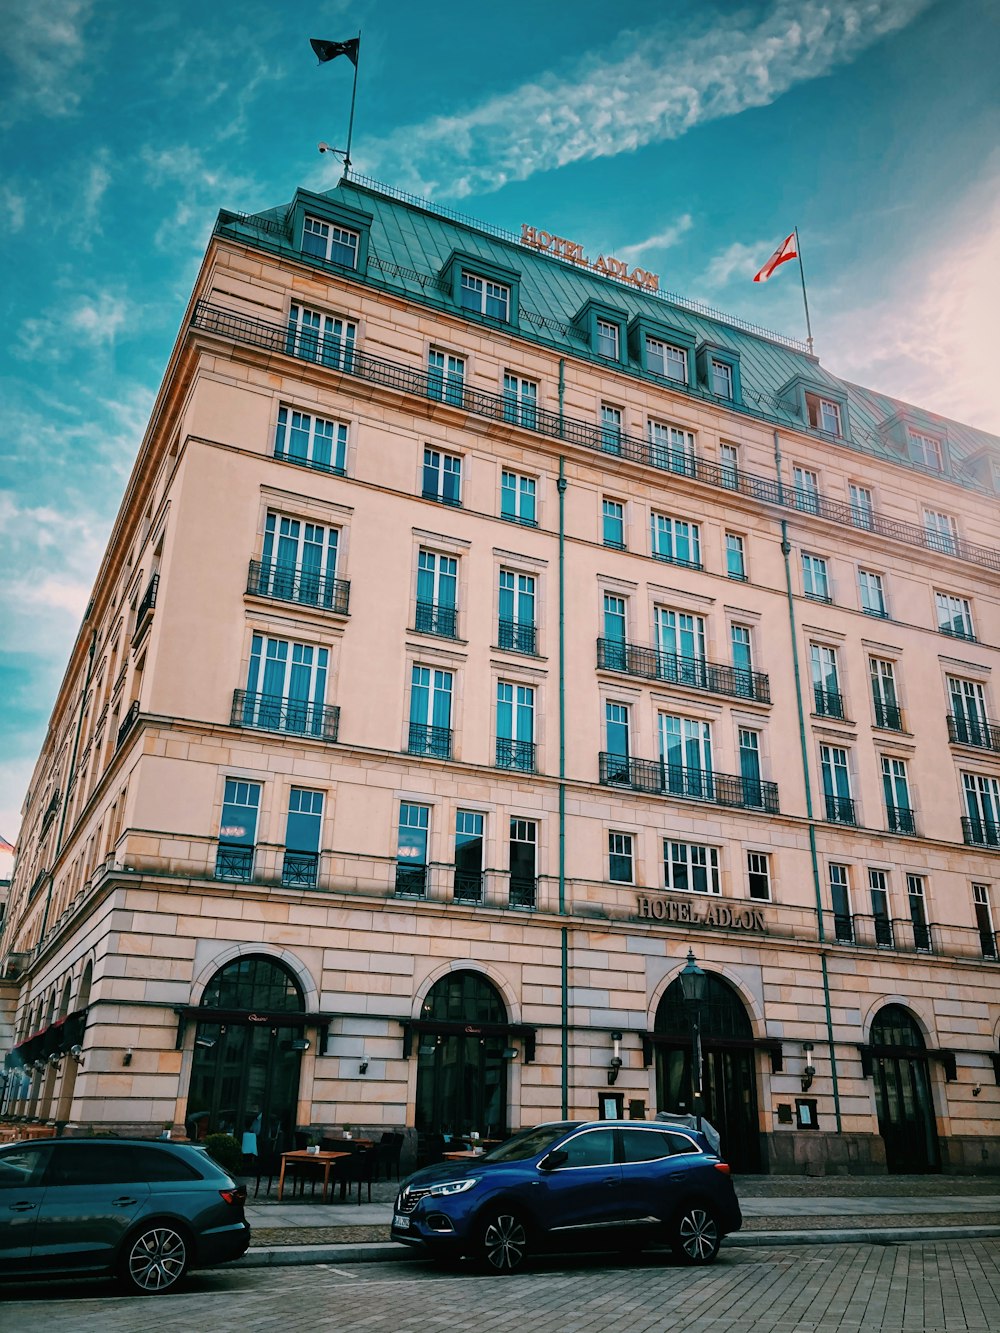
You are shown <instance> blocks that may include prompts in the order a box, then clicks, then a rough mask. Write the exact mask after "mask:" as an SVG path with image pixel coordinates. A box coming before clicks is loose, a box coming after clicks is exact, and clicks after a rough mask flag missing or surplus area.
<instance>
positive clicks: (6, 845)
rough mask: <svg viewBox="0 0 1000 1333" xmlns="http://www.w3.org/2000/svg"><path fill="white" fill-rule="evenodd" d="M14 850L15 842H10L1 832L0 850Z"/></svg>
mask: <svg viewBox="0 0 1000 1333" xmlns="http://www.w3.org/2000/svg"><path fill="white" fill-rule="evenodd" d="M13 850H14V844H13V843H12V842H8V841H7V839H6V838H5V837H4V836H3V834H2V833H0V852H12V851H13Z"/></svg>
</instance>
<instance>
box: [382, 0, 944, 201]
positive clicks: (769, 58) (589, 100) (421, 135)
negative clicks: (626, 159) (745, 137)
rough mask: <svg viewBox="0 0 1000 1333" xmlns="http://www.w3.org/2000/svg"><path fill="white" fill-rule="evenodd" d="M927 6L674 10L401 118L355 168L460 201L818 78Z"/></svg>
mask: <svg viewBox="0 0 1000 1333" xmlns="http://www.w3.org/2000/svg"><path fill="white" fill-rule="evenodd" d="M928 3H930V0H839V3H837V4H831V3H829V0H772V3H771V4H770V6H769V8H768V9H767V10H766V12H765V13H764V15H763V17H761V18H759V19H758V18H756V16H755V15H754V14H753V13H752V12H751V11H750V10H749V9H747V10H743V11H741V12H740V13H739V14H737V15H734V16H732V17H731V18H728V19H726V18H720V16H719V15H717V14H716V15H708V16H703V17H699V18H697V19H695V20H693V22H695V23H697V24H698V25H699V26H698V28H697V30H689V31H688V32H686V33H685V32H684V31H683V29H682V28H681V26H680V21H679V20H678V18H677V17H676V15H675V16H672V17H671V19H670V20H669V22H662V23H660V24H659V25H658V26H652V27H649V28H644V29H643V30H642V32H641V33H639V32H626V33H622V34H620V35H619V37H618V38H617V40H616V41H615V42H613V43H612V44H611V46H610V48H604V50H603V51H602V54H601V56H596V55H589V56H587V57H585V58H584V59H582V60H581V61H579V62H578V63H577V64H576V65H575V66H574V67H572V68H570V69H569V70H567V71H566V72H565V74H564V75H563V76H562V77H557V76H555V75H551V74H546V75H543V76H541V77H540V78H539V79H538V80H536V81H535V82H533V83H527V84H523V85H522V86H521V87H519V88H515V89H513V90H511V91H510V92H508V93H502V94H499V95H497V96H494V97H491V98H488V99H487V100H486V101H484V102H482V103H480V104H479V105H478V106H474V107H472V108H471V109H470V110H468V111H466V112H464V113H461V114H457V115H450V116H437V117H434V118H433V119H431V120H429V121H426V122H424V123H422V124H417V125H406V126H402V127H400V129H398V130H397V131H395V132H394V133H393V134H392V135H390V136H388V137H387V138H385V139H383V140H381V141H376V142H375V143H374V144H371V143H370V144H369V145H368V147H367V149H366V152H365V163H364V169H365V170H370V171H372V172H374V173H375V174H377V175H380V176H381V177H382V178H383V179H385V180H390V181H394V182H396V183H397V184H398V185H400V186H401V187H403V188H405V189H410V190H415V191H416V192H418V193H422V194H426V195H435V194H448V195H452V196H455V197H462V196H465V195H469V194H474V193H477V192H488V191H491V190H496V189H499V188H500V187H501V186H502V185H504V184H506V183H507V182H508V181H514V180H526V179H527V178H528V177H529V176H532V175H533V174H534V173H536V172H538V171H549V170H552V169H553V168H555V167H561V166H566V165H567V164H568V163H571V162H579V161H585V160H590V159H594V158H599V157H612V156H615V155H617V154H619V153H623V152H631V151H634V150H635V149H637V148H641V147H643V146H644V145H646V144H650V143H656V142H659V141H662V140H665V139H675V138H679V137H680V136H681V135H683V134H685V133H686V132H687V131H688V130H690V129H692V128H693V127H694V126H696V125H699V124H703V123H704V122H706V121H711V120H717V119H719V118H721V117H725V116H734V115H738V114H739V113H740V112H741V111H745V110H747V109H748V108H750V107H758V106H767V105H768V104H770V103H771V102H773V101H775V99H776V98H778V97H780V96H781V94H782V93H784V92H786V91H787V90H788V89H789V88H792V87H794V86H795V85H796V84H799V83H803V82H806V81H808V80H810V79H816V78H820V77H822V76H823V75H825V74H827V73H829V72H830V70H832V69H833V68H835V67H836V66H837V65H839V64H843V63H845V62H846V61H849V60H852V59H853V58H855V57H856V56H857V55H858V54H860V53H861V52H862V51H864V50H865V49H866V48H868V47H869V46H871V45H872V44H873V43H874V42H876V41H878V40H879V38H881V37H884V36H885V35H886V34H888V33H891V32H895V31H897V30H898V29H900V28H902V27H904V26H905V25H906V24H907V23H909V22H910V20H911V19H913V18H914V16H915V15H916V14H918V13H919V12H920V11H921V10H922V9H924V8H926V6H927V4H928ZM740 24H742V26H739V25H740Z"/></svg>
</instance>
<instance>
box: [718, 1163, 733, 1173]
mask: <svg viewBox="0 0 1000 1333" xmlns="http://www.w3.org/2000/svg"><path fill="white" fill-rule="evenodd" d="M714 1165H715V1169H716V1171H721V1172H722V1174H723V1175H724V1176H728V1175H731V1174H732V1173H731V1172H730V1170H729V1163H728V1162H716V1163H715V1164H714Z"/></svg>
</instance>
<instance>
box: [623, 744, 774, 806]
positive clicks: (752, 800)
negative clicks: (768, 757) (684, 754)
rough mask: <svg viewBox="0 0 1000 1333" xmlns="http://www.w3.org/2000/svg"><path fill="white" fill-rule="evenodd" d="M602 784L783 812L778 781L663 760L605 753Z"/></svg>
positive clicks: (716, 803)
mask: <svg viewBox="0 0 1000 1333" xmlns="http://www.w3.org/2000/svg"><path fill="white" fill-rule="evenodd" d="M600 781H601V782H602V783H603V784H604V785H605V786H610V787H617V786H622V787H631V788H632V790H633V791H642V792H648V793H649V794H650V795H652V796H678V797H681V798H682V799H685V800H692V801H707V802H709V803H710V804H712V805H726V806H733V807H736V808H738V809H745V810H764V811H766V812H767V813H768V814H772V815H776V814H778V813H779V809H778V784H777V783H776V782H762V781H761V780H760V779H759V778H744V777H741V776H735V775H733V774H730V773H716V772H715V771H714V770H712V769H706V768H687V767H684V766H683V765H681V764H668V763H666V761H665V760H662V759H632V758H631V757H629V756H626V755H621V754H609V753H607V752H606V751H602V752H601V755H600Z"/></svg>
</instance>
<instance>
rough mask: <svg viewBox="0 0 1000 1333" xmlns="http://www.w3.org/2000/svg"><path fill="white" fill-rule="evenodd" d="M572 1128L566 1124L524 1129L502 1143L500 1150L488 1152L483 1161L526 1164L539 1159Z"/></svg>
mask: <svg viewBox="0 0 1000 1333" xmlns="http://www.w3.org/2000/svg"><path fill="white" fill-rule="evenodd" d="M572 1128H573V1125H572V1124H564V1125H539V1126H538V1127H537V1128H536V1129H524V1130H522V1131H521V1133H520V1134H515V1135H514V1137H513V1138H512V1139H508V1140H507V1142H506V1143H501V1145H500V1147H499V1148H494V1149H493V1151H492V1152H488V1153H487V1154H486V1156H485V1157H484V1158H483V1161H484V1162H526V1161H527V1160H528V1159H529V1158H530V1157H537V1156H538V1155H539V1153H543V1152H544V1151H545V1149H546V1148H548V1147H549V1145H550V1144H551V1143H554V1142H555V1140H556V1139H558V1138H561V1137H562V1136H563V1134H565V1133H566V1131H567V1130H570V1129H572Z"/></svg>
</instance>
